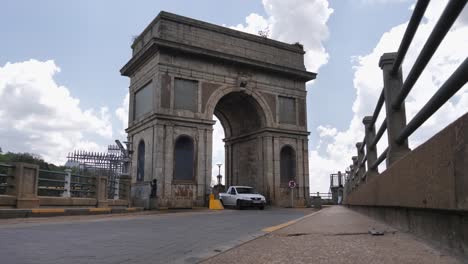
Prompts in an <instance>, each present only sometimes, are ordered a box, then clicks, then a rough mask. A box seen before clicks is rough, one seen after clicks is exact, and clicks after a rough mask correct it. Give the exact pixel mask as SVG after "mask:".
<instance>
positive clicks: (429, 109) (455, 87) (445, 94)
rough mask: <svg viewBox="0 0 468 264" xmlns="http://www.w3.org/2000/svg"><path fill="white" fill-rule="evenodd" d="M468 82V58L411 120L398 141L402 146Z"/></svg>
mask: <svg viewBox="0 0 468 264" xmlns="http://www.w3.org/2000/svg"><path fill="white" fill-rule="evenodd" d="M467 82H468V58H465V60H464V61H463V62H462V64H461V65H460V66H459V67H458V68H457V70H456V71H455V72H454V73H453V74H452V75H451V76H450V77H449V78H448V80H447V81H445V83H444V84H443V85H442V87H440V89H439V90H438V91H437V92H436V93H435V94H434V95H433V96H432V97H431V99H429V101H428V102H427V104H425V105H424V107H423V108H422V109H421V110H420V111H419V112H418V113H417V114H416V115H415V116H414V117H413V119H411V121H410V122H409V123H408V125H406V126H405V128H404V129H403V130H402V131H401V133H400V135H398V138H397V139H396V142H397V144H402V143H403V142H405V140H406V139H407V138H408V137H409V136H410V135H411V134H413V133H414V131H415V130H416V129H418V128H419V127H420V126H421V125H422V124H423V123H424V122H426V121H427V119H429V118H430V117H431V116H432V115H433V114H434V113H435V112H436V111H437V110H438V109H439V108H440V107H442V105H444V104H445V103H446V102H447V101H448V100H449V99H450V98H451V97H452V96H453V95H454V94H455V93H456V92H458V91H459V90H460V89H461V88H462V87H463V86H464V85H465V84H466V83H467Z"/></svg>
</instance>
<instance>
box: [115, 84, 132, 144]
mask: <svg viewBox="0 0 468 264" xmlns="http://www.w3.org/2000/svg"><path fill="white" fill-rule="evenodd" d="M129 102H130V95H129V93H127V94H126V95H125V97H124V99H123V100H122V105H121V106H120V107H119V108H117V109H116V110H115V115H116V116H117V118H118V119H119V121H120V123H121V124H122V127H121V128H120V130H119V133H120V135H121V136H124V137H126V136H127V133H126V132H125V129H126V128H127V127H128V109H129Z"/></svg>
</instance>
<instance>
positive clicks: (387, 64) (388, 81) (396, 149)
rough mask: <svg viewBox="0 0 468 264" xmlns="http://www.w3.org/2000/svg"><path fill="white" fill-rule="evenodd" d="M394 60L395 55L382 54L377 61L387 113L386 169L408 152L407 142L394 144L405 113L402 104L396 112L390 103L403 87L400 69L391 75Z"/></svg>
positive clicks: (403, 123)
mask: <svg viewBox="0 0 468 264" xmlns="http://www.w3.org/2000/svg"><path fill="white" fill-rule="evenodd" d="M395 58H396V53H384V54H383V55H382V57H380V61H379V66H380V68H381V69H382V71H383V78H384V97H385V109H386V112H387V136H388V152H387V160H386V161H387V168H388V167H390V165H392V164H393V163H394V162H395V161H397V160H399V159H400V158H401V157H403V156H404V155H406V154H407V153H408V152H409V151H410V150H409V148H408V140H405V142H403V144H401V145H398V144H397V143H396V139H397V137H398V135H399V134H400V132H401V131H402V130H403V128H404V127H405V126H406V111H405V103H404V102H403V103H402V104H401V106H400V108H399V109H398V110H395V109H394V108H393V107H392V102H393V100H394V99H395V98H396V97H397V96H398V94H399V93H400V91H401V87H402V85H403V78H402V74H401V68H400V69H399V70H398V72H397V73H396V74H395V75H392V74H391V70H392V67H393V62H394V61H395Z"/></svg>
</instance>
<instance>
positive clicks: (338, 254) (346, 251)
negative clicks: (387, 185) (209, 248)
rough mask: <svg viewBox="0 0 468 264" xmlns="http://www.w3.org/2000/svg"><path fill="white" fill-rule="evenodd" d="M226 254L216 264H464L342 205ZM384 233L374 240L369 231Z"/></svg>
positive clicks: (219, 256) (207, 263)
mask: <svg viewBox="0 0 468 264" xmlns="http://www.w3.org/2000/svg"><path fill="white" fill-rule="evenodd" d="M278 228H280V229H277V228H274V227H273V228H271V229H265V230H264V231H267V232H268V231H269V230H275V229H277V230H276V231H272V232H271V233H269V234H267V235H265V236H263V237H260V238H258V239H255V240H252V241H250V242H248V243H245V244H243V245H241V246H239V247H236V248H233V249H232V250H228V251H226V252H224V253H221V254H219V255H217V256H215V257H213V258H211V259H208V260H207V261H205V262H203V263H205V264H209V263H214V264H219V263H230V262H235V263H291V264H292V263H424V264H426V263H462V261H460V260H457V259H456V258H454V257H451V256H447V255H444V253H442V252H440V251H439V250H437V249H435V248H433V247H431V246H430V245H428V244H426V243H425V242H423V241H421V240H418V239H417V238H415V237H414V236H412V235H410V234H407V233H402V232H400V231H397V230H396V229H394V228H391V227H389V226H387V225H384V224H382V223H380V222H377V221H375V220H373V219H371V218H368V217H366V216H364V215H361V214H359V213H356V212H354V211H352V210H350V209H347V208H345V207H342V206H332V207H329V208H325V209H323V210H321V211H319V212H316V213H313V214H311V215H309V216H306V217H304V218H303V219H301V220H299V221H298V222H296V223H294V224H292V225H289V226H286V227H284V228H281V226H279V227H278ZM370 228H374V229H375V230H378V231H383V232H384V235H381V236H372V235H370V234H369V229H370Z"/></svg>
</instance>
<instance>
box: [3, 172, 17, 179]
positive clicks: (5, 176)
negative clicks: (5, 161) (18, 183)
mask: <svg viewBox="0 0 468 264" xmlns="http://www.w3.org/2000/svg"><path fill="white" fill-rule="evenodd" d="M0 177H2V178H8V177H15V176H13V175H8V174H4V173H0Z"/></svg>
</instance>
